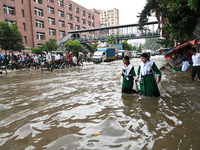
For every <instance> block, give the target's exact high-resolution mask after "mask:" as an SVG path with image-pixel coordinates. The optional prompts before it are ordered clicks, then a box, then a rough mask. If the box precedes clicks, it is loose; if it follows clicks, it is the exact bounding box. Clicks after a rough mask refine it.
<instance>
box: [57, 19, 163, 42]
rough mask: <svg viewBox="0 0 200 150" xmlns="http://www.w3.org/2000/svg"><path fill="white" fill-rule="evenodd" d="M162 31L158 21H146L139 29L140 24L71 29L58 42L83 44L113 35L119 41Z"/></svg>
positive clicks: (151, 35) (155, 34) (152, 34)
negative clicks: (77, 41) (78, 42)
mask: <svg viewBox="0 0 200 150" xmlns="http://www.w3.org/2000/svg"><path fill="white" fill-rule="evenodd" d="M161 32H162V30H161V29H159V28H158V22H157V21H154V22H148V23H146V24H145V26H144V28H143V29H142V30H140V29H139V25H138V24H127V25H117V26H109V27H100V28H91V29H84V30H74V31H69V32H68V34H67V35H66V36H65V37H63V38H62V39H61V40H59V41H58V44H63V43H65V42H66V41H67V40H79V41H80V42H81V43H82V44H84V43H91V42H98V41H101V42H104V41H105V40H106V39H107V38H108V37H109V36H111V35H113V36H114V37H115V38H116V39H117V40H118V42H119V41H120V40H129V39H141V38H153V37H159V36H160V35H161Z"/></svg>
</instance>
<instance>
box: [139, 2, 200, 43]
mask: <svg viewBox="0 0 200 150" xmlns="http://www.w3.org/2000/svg"><path fill="white" fill-rule="evenodd" d="M199 4H200V0H147V3H146V5H145V7H144V9H143V10H142V12H141V13H140V14H139V16H138V17H139V25H140V29H143V27H144V24H145V23H146V22H148V17H150V16H152V15H156V17H157V19H158V20H159V18H160V16H161V17H162V20H163V21H164V34H165V35H166V40H165V41H164V42H165V44H166V45H170V43H171V42H170V38H169V35H170V34H172V35H173V39H176V40H177V41H179V42H180V43H184V42H186V41H189V40H192V39H194V38H195V37H194V35H193V32H194V30H195V27H196V25H197V23H198V18H199V17H200V8H199Z"/></svg>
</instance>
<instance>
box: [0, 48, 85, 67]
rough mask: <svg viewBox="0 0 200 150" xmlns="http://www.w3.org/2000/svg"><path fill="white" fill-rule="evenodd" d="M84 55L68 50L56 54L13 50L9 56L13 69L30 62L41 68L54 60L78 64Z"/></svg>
mask: <svg viewBox="0 0 200 150" xmlns="http://www.w3.org/2000/svg"><path fill="white" fill-rule="evenodd" d="M1 55H2V54H1ZM82 56H83V54H82V53H81V52H77V53H73V52H66V53H64V54H60V53H58V52H57V53H56V54H55V55H52V54H51V53H50V52H48V51H45V52H43V53H41V54H29V53H25V52H23V53H22V54H15V53H14V52H11V53H10V54H9V55H8V56H7V58H8V61H9V64H10V66H11V69H19V68H23V67H24V65H26V64H29V65H30V66H38V67H37V68H39V66H40V65H44V64H45V63H48V64H51V63H52V62H55V63H61V62H66V63H67V64H70V65H71V66H76V65H78V63H79V62H81V60H82ZM3 61H4V55H2V57H1V60H0V62H1V63H2V62H3Z"/></svg>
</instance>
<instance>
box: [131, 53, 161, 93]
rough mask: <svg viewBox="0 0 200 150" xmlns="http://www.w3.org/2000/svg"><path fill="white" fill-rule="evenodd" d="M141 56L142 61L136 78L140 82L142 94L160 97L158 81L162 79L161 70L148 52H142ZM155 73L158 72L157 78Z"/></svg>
mask: <svg viewBox="0 0 200 150" xmlns="http://www.w3.org/2000/svg"><path fill="white" fill-rule="evenodd" d="M140 58H141V61H142V63H141V64H140V66H139V68H138V73H137V74H138V76H137V77H136V79H135V80H136V81H139V82H140V95H144V96H148V97H159V96H160V92H159V89H158V86H157V83H158V82H160V80H161V72H160V70H159V69H158V68H157V66H156V64H155V62H153V61H150V60H149V55H148V54H147V53H142V54H141V55H140ZM154 74H156V79H155V75H154Z"/></svg>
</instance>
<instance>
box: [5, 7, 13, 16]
mask: <svg viewBox="0 0 200 150" xmlns="http://www.w3.org/2000/svg"><path fill="white" fill-rule="evenodd" d="M3 9H4V13H5V14H10V15H14V14H15V8H14V7H10V6H7V5H3Z"/></svg>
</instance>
